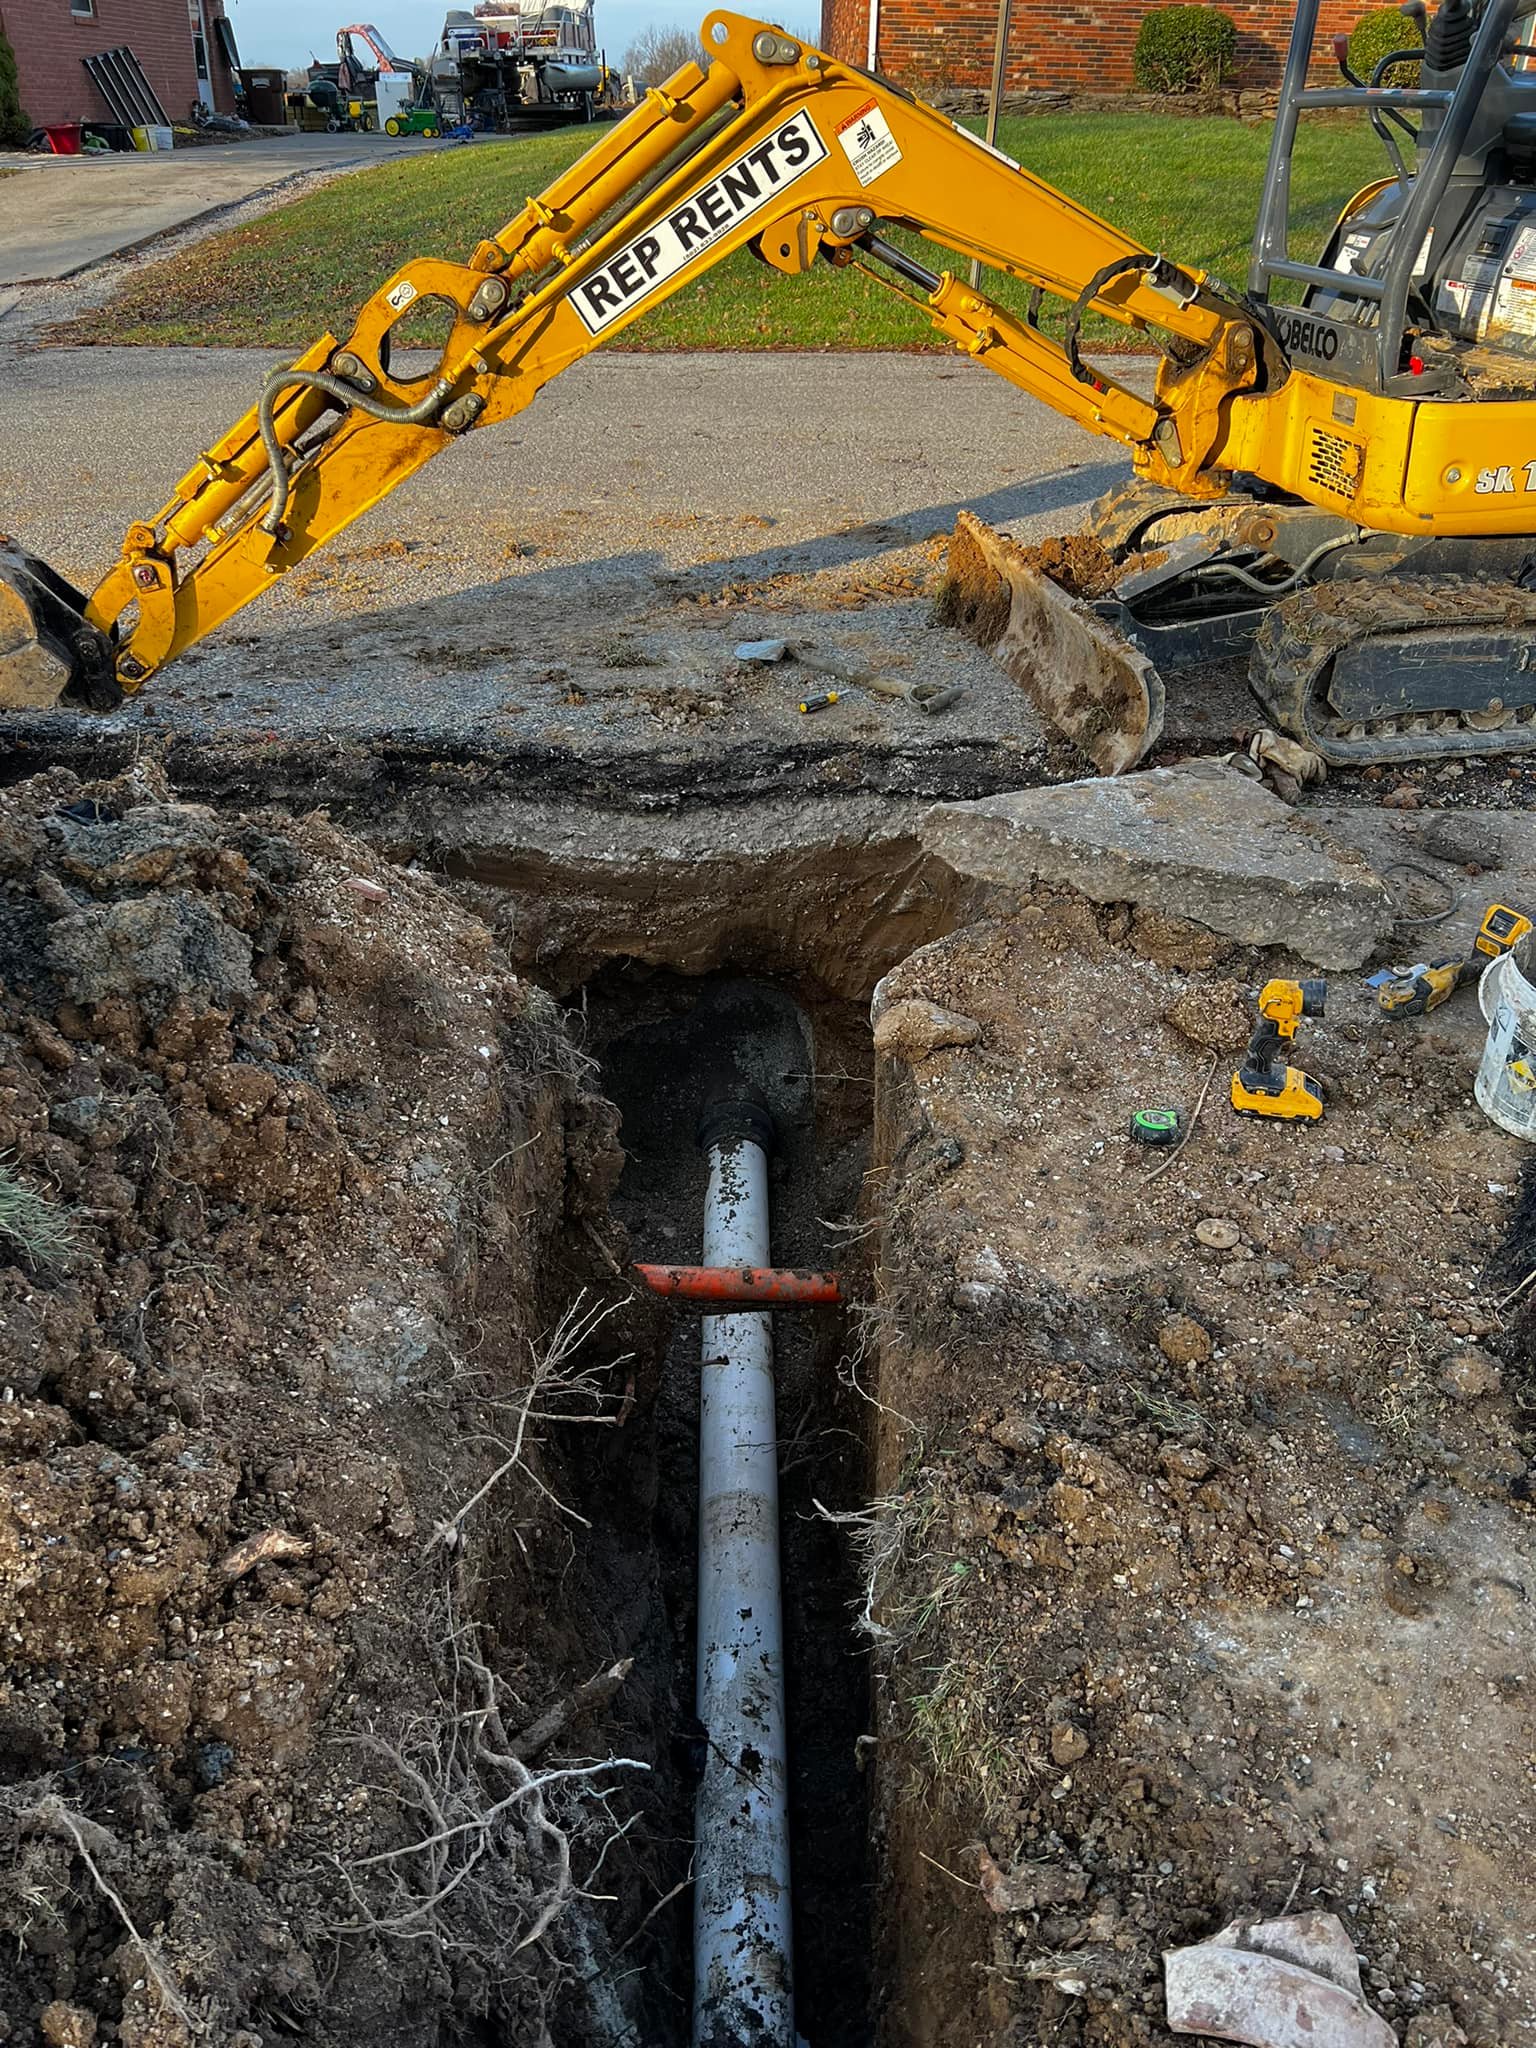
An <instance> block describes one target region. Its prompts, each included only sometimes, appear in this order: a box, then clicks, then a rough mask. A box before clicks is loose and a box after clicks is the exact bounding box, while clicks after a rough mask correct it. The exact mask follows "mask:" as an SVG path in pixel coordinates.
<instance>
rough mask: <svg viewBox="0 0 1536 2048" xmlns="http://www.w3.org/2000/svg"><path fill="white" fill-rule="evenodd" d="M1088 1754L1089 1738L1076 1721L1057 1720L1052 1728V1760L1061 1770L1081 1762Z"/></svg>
mask: <svg viewBox="0 0 1536 2048" xmlns="http://www.w3.org/2000/svg"><path fill="white" fill-rule="evenodd" d="M1087 1754H1088V1738H1087V1736H1086V1735H1085V1734H1084V1733H1083V1731H1082V1729H1081V1728H1079V1727H1078V1726H1077V1724H1076V1722H1074V1721H1057V1722H1056V1723H1055V1724H1054V1726H1053V1727H1052V1729H1051V1762H1052V1763H1053V1764H1055V1765H1056V1766H1057V1768H1058V1769H1060V1770H1065V1769H1066V1768H1067V1767H1068V1765H1069V1764H1075V1763H1081V1761H1082V1759H1083V1758H1084V1757H1085V1756H1086V1755H1087Z"/></svg>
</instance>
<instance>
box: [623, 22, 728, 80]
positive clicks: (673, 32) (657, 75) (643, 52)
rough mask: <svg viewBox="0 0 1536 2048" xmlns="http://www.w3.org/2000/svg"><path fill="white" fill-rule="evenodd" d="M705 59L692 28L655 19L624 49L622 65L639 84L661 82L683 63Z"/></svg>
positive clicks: (695, 62) (698, 62)
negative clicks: (667, 25)
mask: <svg viewBox="0 0 1536 2048" xmlns="http://www.w3.org/2000/svg"><path fill="white" fill-rule="evenodd" d="M706 61H707V60H706V59H705V57H704V54H703V51H702V49H701V48H700V45H699V39H698V36H697V35H696V34H695V32H694V31H693V30H692V29H688V28H662V27H661V26H660V25H659V24H656V23H653V24H652V25H651V27H650V28H647V29H642V30H641V31H640V33H639V35H637V36H636V37H635V40H634V41H633V42H632V43H631V44H630V46H629V48H628V49H627V50H626V51H625V52H624V63H623V66H622V69H623V70H625V71H626V72H628V73H629V75H630V77H631V78H633V79H634V80H635V82H636V84H637V85H662V84H665V82H666V80H667V79H669V78H670V77H671V76H672V74H673V72H674V71H676V70H678V69H680V68H681V66H683V65H684V64H702V63H704V62H706Z"/></svg>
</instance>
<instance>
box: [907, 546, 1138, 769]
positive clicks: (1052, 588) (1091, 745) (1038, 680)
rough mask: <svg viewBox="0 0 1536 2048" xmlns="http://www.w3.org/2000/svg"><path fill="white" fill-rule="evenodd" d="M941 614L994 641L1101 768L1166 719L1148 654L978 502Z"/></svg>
mask: <svg viewBox="0 0 1536 2048" xmlns="http://www.w3.org/2000/svg"><path fill="white" fill-rule="evenodd" d="M939 615H940V617H941V618H942V619H943V620H944V622H945V623H946V624H948V625H952V626H957V627H958V628H959V629H960V630H961V631H962V632H963V633H965V634H967V635H968V636H969V637H970V638H971V639H972V640H974V641H975V642H976V644H977V645H978V646H979V647H981V648H983V649H985V651H986V652H987V653H988V654H990V655H991V657H992V659H993V660H994V661H995V662H997V664H998V665H999V667H1001V668H1002V669H1003V671H1004V672H1005V674H1007V675H1009V676H1011V677H1012V679H1013V680H1014V682H1016V683H1017V684H1018V685H1019V687H1020V689H1022V690H1023V691H1024V693H1025V694H1026V696H1028V697H1029V699H1030V701H1031V702H1032V703H1033V704H1034V706H1035V708H1036V709H1037V710H1038V711H1039V713H1040V715H1041V716H1042V717H1043V718H1044V719H1046V720H1047V721H1048V723H1049V724H1051V725H1052V726H1054V727H1055V729H1056V730H1057V731H1058V732H1061V733H1064V734H1065V735H1066V737H1067V738H1068V739H1069V740H1071V741H1072V742H1073V743H1074V744H1075V745H1076V746H1078V747H1080V748H1081V749H1082V751H1083V752H1084V753H1085V754H1086V755H1087V756H1088V758H1089V760H1090V761H1092V762H1093V764H1094V766H1095V767H1096V768H1097V769H1098V771H1099V773H1100V774H1101V775H1123V774H1124V773H1125V771H1126V770H1127V769H1128V768H1134V767H1135V765H1136V763H1137V762H1138V761H1139V760H1140V759H1141V758H1142V756H1143V755H1144V754H1145V753H1146V751H1147V749H1148V748H1149V747H1151V746H1153V745H1154V744H1155V742H1156V740H1157V738H1158V735H1159V734H1160V733H1161V731H1162V729H1163V682H1162V677H1161V676H1159V674H1158V672H1157V670H1156V669H1155V668H1154V667H1153V666H1152V663H1151V662H1150V661H1148V659H1147V657H1146V656H1145V655H1144V654H1142V653H1140V652H1139V651H1138V650H1137V649H1136V648H1135V647H1133V646H1132V645H1131V643H1130V641H1129V640H1127V639H1126V638H1125V637H1124V636H1123V635H1122V634H1120V633H1117V632H1116V631H1115V630H1114V628H1113V627H1112V626H1110V625H1109V624H1107V623H1106V621H1104V620H1103V619H1101V618H1099V617H1098V616H1097V615H1096V614H1095V613H1094V612H1092V611H1091V610H1090V609H1089V607H1088V606H1087V605H1085V604H1083V603H1081V602H1080V601H1079V600H1078V599H1077V598H1075V597H1072V596H1070V595H1069V594H1068V593H1067V592H1066V591H1065V590H1063V589H1062V588H1061V586H1060V585H1059V584H1057V583H1053V582H1052V581H1051V579H1050V577H1049V576H1044V575H1042V574H1041V573H1040V571H1039V570H1038V569H1037V568H1036V567H1035V566H1034V564H1033V563H1032V562H1031V561H1030V559H1029V556H1028V554H1027V552H1026V551H1025V550H1024V549H1023V548H1021V547H1019V546H1018V544H1017V543H1016V542H1014V541H1012V540H1010V539H1009V538H1008V536H1007V535H1006V534H1003V533H998V532H997V531H996V530H995V529H994V528H992V527H990V526H987V525H985V524H984V523H983V522H982V521H981V520H980V519H978V518H977V517H976V516H975V514H974V513H972V512H962V513H961V514H960V516H959V518H958V520H957V521H956V522H955V530H954V533H953V535H952V536H951V538H950V543H949V566H948V571H947V574H946V576H945V581H944V587H943V590H942V592H941V595H940V599H939Z"/></svg>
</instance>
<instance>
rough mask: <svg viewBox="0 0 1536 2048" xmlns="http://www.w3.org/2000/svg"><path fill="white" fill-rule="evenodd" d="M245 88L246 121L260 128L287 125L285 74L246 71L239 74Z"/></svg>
mask: <svg viewBox="0 0 1536 2048" xmlns="http://www.w3.org/2000/svg"><path fill="white" fill-rule="evenodd" d="M240 81H241V83H242V85H243V86H244V87H245V110H246V118H247V120H251V121H255V122H256V123H257V124H258V126H260V127H262V128H284V127H286V126H287V124H288V103H287V98H286V90H287V82H288V79H287V73H286V72H283V71H277V70H271V69H267V70H246V71H242V72H241V73H240Z"/></svg>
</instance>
